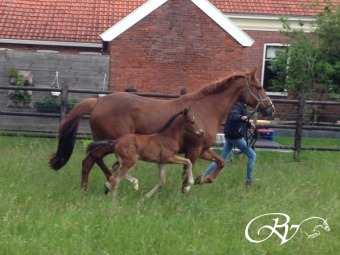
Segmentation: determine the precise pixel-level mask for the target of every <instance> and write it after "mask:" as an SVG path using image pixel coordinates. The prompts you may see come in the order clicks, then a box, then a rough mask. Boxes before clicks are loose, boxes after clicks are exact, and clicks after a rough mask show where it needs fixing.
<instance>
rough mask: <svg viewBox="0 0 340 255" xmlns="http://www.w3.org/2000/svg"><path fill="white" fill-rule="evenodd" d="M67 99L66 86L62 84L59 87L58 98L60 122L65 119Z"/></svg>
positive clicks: (64, 83)
mask: <svg viewBox="0 0 340 255" xmlns="http://www.w3.org/2000/svg"><path fill="white" fill-rule="evenodd" d="M67 99H68V85H67V83H66V82H63V84H62V86H61V97H60V122H63V121H64V119H65V118H66V113H67V101H68V100H67Z"/></svg>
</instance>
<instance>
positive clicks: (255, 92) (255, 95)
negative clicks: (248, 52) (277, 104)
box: [242, 69, 275, 117]
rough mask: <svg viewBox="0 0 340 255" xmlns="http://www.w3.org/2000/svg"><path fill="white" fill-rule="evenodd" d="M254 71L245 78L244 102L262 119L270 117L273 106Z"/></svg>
mask: <svg viewBox="0 0 340 255" xmlns="http://www.w3.org/2000/svg"><path fill="white" fill-rule="evenodd" d="M255 72H256V69H255V70H254V71H252V72H250V73H249V75H247V76H246V77H245V83H246V84H245V87H246V88H245V94H244V95H243V98H242V99H243V100H244V102H245V103H246V104H247V105H249V106H251V107H253V108H254V109H255V111H259V112H260V113H261V114H262V115H263V116H264V117H271V116H273V114H274V112H275V108H274V105H273V103H272V101H271V100H270V98H269V97H268V96H267V94H266V92H265V91H264V89H263V87H262V86H261V84H260V82H259V81H258V79H257V78H256V77H255Z"/></svg>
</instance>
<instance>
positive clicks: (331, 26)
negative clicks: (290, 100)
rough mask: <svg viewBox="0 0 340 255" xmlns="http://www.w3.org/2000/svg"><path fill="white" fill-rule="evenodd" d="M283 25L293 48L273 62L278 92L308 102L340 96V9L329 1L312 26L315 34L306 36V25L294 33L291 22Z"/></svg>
mask: <svg viewBox="0 0 340 255" xmlns="http://www.w3.org/2000/svg"><path fill="white" fill-rule="evenodd" d="M318 7H319V5H315V6H314V7H313V8H318ZM281 21H282V24H283V30H282V31H281V33H282V34H284V35H285V36H286V37H287V39H288V40H287V45H288V46H289V47H287V50H286V51H282V52H279V53H278V54H277V58H276V59H274V60H273V61H272V65H271V70H272V71H273V72H275V73H276V78H275V79H274V80H273V81H272V83H273V88H274V90H277V91H282V89H284V90H286V91H289V92H291V93H292V94H293V96H294V97H296V96H298V95H300V94H304V95H305V97H306V99H315V97H318V98H317V99H320V98H321V96H322V95H323V94H324V93H339V92H340V5H338V6H334V5H333V4H332V2H331V1H329V0H327V1H326V6H325V7H324V8H323V11H322V12H320V13H319V14H318V15H317V16H316V19H315V22H313V23H312V25H311V26H312V30H313V32H311V33H306V32H304V30H303V28H304V24H303V23H302V22H300V24H299V25H300V28H299V29H293V28H292V27H291V25H290V23H289V22H288V19H287V18H284V17H283V18H281ZM315 92H317V93H315Z"/></svg>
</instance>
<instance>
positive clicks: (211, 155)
mask: <svg viewBox="0 0 340 255" xmlns="http://www.w3.org/2000/svg"><path fill="white" fill-rule="evenodd" d="M200 158H203V159H207V160H212V161H214V162H216V165H217V166H216V169H215V170H214V171H213V172H212V173H211V174H210V175H208V176H206V177H204V176H202V175H200V176H198V177H197V178H196V179H195V184H204V183H213V182H214V181H215V180H216V177H217V175H218V174H219V173H220V171H221V169H222V168H223V167H224V160H223V158H222V157H221V156H220V155H218V154H217V153H215V152H214V151H213V150H211V149H207V150H203V151H202V153H201V155H200Z"/></svg>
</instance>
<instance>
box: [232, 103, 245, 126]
mask: <svg viewBox="0 0 340 255" xmlns="http://www.w3.org/2000/svg"><path fill="white" fill-rule="evenodd" d="M246 120H247V116H243V115H242V109H241V108H240V106H239V105H237V104H236V105H234V107H233V108H232V109H231V110H230V113H229V121H233V122H237V121H246Z"/></svg>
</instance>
